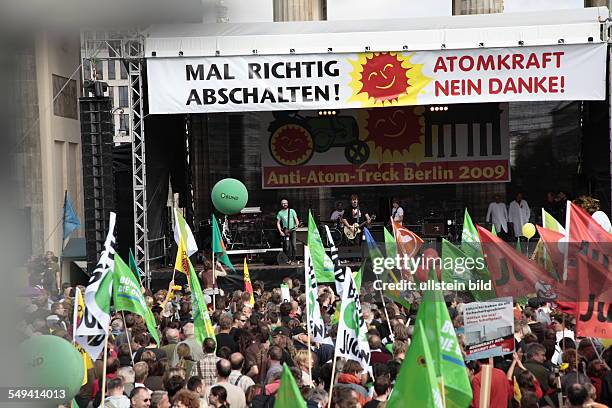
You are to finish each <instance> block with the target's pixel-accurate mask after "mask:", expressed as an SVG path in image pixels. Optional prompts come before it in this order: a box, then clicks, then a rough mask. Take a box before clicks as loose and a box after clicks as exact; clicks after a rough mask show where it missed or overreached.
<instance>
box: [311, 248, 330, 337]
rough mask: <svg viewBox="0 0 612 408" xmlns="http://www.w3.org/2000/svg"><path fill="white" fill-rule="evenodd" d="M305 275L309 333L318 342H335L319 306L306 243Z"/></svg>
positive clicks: (315, 281)
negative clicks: (328, 332)
mask: <svg viewBox="0 0 612 408" xmlns="http://www.w3.org/2000/svg"><path fill="white" fill-rule="evenodd" d="M304 275H305V282H306V313H307V316H308V335H309V336H310V337H311V338H312V341H314V342H317V343H327V344H333V342H332V340H331V338H330V337H328V336H327V335H326V333H325V323H324V322H323V318H322V317H321V309H320V306H319V299H318V293H319V287H318V285H317V276H316V274H315V271H314V265H313V263H312V259H311V258H310V249H309V248H308V246H306V245H304Z"/></svg>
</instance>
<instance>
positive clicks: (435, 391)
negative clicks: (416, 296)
mask: <svg viewBox="0 0 612 408" xmlns="http://www.w3.org/2000/svg"><path fill="white" fill-rule="evenodd" d="M419 314H420V312H419ZM415 326H416V327H415V330H414V334H413V336H412V342H411V343H410V347H409V348H408V352H407V353H406V357H405V358H404V362H403V363H402V366H401V368H400V371H399V374H398V375H397V379H396V380H395V386H394V387H393V392H392V393H391V395H390V396H389V400H388V401H387V405H386V407H387V408H404V407H407V406H410V407H419V408H443V407H444V403H443V402H442V395H441V393H440V388H439V385H438V379H437V377H436V370H435V368H434V366H435V362H434V359H433V357H432V353H431V350H430V347H429V344H428V341H427V340H428V339H427V335H426V334H425V329H424V328H423V323H422V322H421V320H419V319H418V318H417V321H416V325H415ZM436 337H437V336H436ZM463 371H464V372H465V373H466V374H465V376H466V377H467V372H466V371H465V368H464V369H463ZM445 381H446V379H445ZM468 385H469V382H468ZM471 394H472V393H471V389H470V396H471ZM470 399H471V398H470ZM468 404H469V401H468V402H467V403H466V404H465V405H463V407H464V408H465V407H467V406H468ZM446 406H447V407H448V406H450V405H448V399H447V405H446Z"/></svg>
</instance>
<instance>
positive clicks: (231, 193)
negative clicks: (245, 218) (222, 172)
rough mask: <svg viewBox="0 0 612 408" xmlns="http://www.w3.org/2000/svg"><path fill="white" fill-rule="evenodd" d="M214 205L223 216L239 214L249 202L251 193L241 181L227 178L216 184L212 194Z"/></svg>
mask: <svg viewBox="0 0 612 408" xmlns="http://www.w3.org/2000/svg"><path fill="white" fill-rule="evenodd" d="M210 197H211V199H212V202H213V205H214V206H215V208H216V209H217V211H219V212H222V213H223V214H227V215H232V214H237V213H239V212H240V210H242V209H243V208H244V206H245V205H246V203H247V201H248V200H249V192H248V191H247V189H246V187H245V186H244V184H242V182H241V181H240V180H236V179H233V178H226V179H223V180H220V181H218V182H217V184H215V186H214V187H213V189H212V192H211V193H210Z"/></svg>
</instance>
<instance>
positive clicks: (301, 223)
mask: <svg viewBox="0 0 612 408" xmlns="http://www.w3.org/2000/svg"><path fill="white" fill-rule="evenodd" d="M303 226H304V223H303V222H300V223H299V224H298V225H296V226H295V227H293V228H283V233H284V234H285V238H287V239H289V235H291V233H292V232H293V231H295V230H296V229H298V228H300V227H303Z"/></svg>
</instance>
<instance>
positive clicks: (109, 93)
mask: <svg viewBox="0 0 612 408" xmlns="http://www.w3.org/2000/svg"><path fill="white" fill-rule="evenodd" d="M107 92H108V97H109V98H110V100H111V104H112V105H114V104H115V96H114V95H115V92H114V89H113V87H112V86H109V87H108V90H107Z"/></svg>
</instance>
